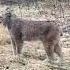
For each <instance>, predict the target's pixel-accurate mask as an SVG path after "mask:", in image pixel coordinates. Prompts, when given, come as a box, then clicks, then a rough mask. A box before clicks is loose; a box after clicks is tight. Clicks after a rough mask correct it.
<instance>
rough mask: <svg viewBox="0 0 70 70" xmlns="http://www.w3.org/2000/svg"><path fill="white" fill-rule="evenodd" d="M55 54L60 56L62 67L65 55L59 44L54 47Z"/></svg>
mask: <svg viewBox="0 0 70 70" xmlns="http://www.w3.org/2000/svg"><path fill="white" fill-rule="evenodd" d="M54 52H55V53H56V54H57V55H58V56H59V62H58V63H59V65H60V66H62V65H63V54H62V50H61V46H60V45H59V43H57V44H56V45H55V47H54Z"/></svg>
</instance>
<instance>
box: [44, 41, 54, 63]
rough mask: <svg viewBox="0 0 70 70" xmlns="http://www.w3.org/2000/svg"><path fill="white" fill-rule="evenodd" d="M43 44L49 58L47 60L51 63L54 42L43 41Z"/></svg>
mask: <svg viewBox="0 0 70 70" xmlns="http://www.w3.org/2000/svg"><path fill="white" fill-rule="evenodd" d="M43 45H44V49H45V51H46V53H47V56H48V58H49V62H50V63H51V62H52V61H54V44H53V43H51V42H47V41H44V42H43Z"/></svg>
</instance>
